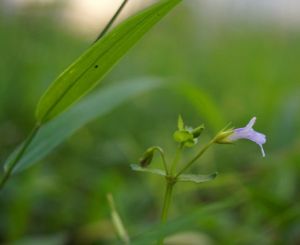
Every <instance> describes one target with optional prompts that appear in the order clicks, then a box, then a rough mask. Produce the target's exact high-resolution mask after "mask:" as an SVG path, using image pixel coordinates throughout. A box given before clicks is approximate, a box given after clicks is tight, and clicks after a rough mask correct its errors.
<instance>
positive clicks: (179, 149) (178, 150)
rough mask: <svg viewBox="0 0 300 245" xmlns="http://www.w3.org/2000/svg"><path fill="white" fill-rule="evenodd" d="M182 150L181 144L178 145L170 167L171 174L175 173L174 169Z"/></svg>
mask: <svg viewBox="0 0 300 245" xmlns="http://www.w3.org/2000/svg"><path fill="white" fill-rule="evenodd" d="M182 149H183V144H180V145H179V146H178V148H177V151H176V154H175V158H174V161H173V163H172V166H171V174H174V172H175V171H176V167H177V165H178V162H179V161H180V158H181V153H182Z"/></svg>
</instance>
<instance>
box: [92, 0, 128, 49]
mask: <svg viewBox="0 0 300 245" xmlns="http://www.w3.org/2000/svg"><path fill="white" fill-rule="evenodd" d="M128 1H129V0H124V1H123V3H122V4H121V5H120V7H119V8H118V10H117V11H116V13H115V14H114V15H113V17H112V18H111V19H110V20H109V22H108V23H107V25H106V26H105V27H104V29H103V30H102V31H101V33H100V34H99V36H98V37H97V38H96V40H95V41H94V43H95V42H97V41H98V40H99V39H101V38H102V37H103V36H104V35H105V34H106V33H107V31H108V30H109V28H110V27H111V26H112V24H113V23H114V22H115V20H116V19H117V17H118V16H119V15H120V13H121V11H122V10H123V8H124V7H125V5H126V4H127V2H128Z"/></svg>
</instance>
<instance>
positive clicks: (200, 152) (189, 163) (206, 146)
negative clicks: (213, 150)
mask: <svg viewBox="0 0 300 245" xmlns="http://www.w3.org/2000/svg"><path fill="white" fill-rule="evenodd" d="M214 143H215V138H214V139H212V140H211V141H210V142H208V143H207V144H206V145H205V146H204V147H203V148H202V149H201V150H200V151H199V153H198V154H197V155H196V156H195V157H194V158H193V159H192V160H191V161H189V162H188V163H187V164H186V165H185V166H184V167H183V168H182V169H181V170H180V171H179V172H178V173H177V174H176V176H175V179H176V178H177V177H179V176H180V175H181V174H182V173H183V172H184V171H186V170H187V169H188V168H189V167H191V166H192V164H193V163H194V162H196V161H197V160H198V158H199V157H201V156H202V155H203V154H204V153H205V152H206V151H207V149H208V148H209V147H211V145H212V144H214Z"/></svg>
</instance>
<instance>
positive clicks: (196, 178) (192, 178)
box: [178, 172, 218, 184]
mask: <svg viewBox="0 0 300 245" xmlns="http://www.w3.org/2000/svg"><path fill="white" fill-rule="evenodd" d="M217 175H218V173H217V172H215V173H212V174H208V175H201V174H182V175H180V176H179V177H178V181H182V182H193V183H197V184H199V183H203V182H207V181H211V180H213V179H215V178H216V177H217Z"/></svg>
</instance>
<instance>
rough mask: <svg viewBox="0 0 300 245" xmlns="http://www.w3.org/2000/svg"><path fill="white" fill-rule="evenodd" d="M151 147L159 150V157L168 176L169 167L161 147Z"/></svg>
mask: <svg viewBox="0 0 300 245" xmlns="http://www.w3.org/2000/svg"><path fill="white" fill-rule="evenodd" d="M153 148H154V149H155V150H157V151H158V152H159V154H160V156H161V159H162V162H163V165H164V168H165V171H166V175H167V176H168V175H169V169H168V164H167V161H166V158H165V153H164V151H163V149H161V148H160V147H159V146H154V147H153Z"/></svg>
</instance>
